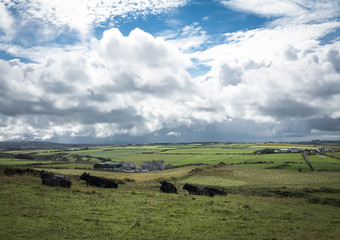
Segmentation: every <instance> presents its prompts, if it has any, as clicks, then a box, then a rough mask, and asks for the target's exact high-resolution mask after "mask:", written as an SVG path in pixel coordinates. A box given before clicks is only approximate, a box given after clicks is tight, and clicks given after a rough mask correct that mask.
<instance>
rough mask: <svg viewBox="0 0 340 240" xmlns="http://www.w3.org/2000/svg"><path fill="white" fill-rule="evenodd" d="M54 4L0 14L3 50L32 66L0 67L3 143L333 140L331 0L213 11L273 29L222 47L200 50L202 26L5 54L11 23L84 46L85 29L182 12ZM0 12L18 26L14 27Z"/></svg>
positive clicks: (336, 87) (2, 8)
mask: <svg viewBox="0 0 340 240" xmlns="http://www.w3.org/2000/svg"><path fill="white" fill-rule="evenodd" d="M62 2H63V1H61V2H59V1H57V2H56V3H54V2H53V3H49V4H48V5H47V4H46V3H45V1H33V0H31V1H28V0H27V1H4V2H2V3H1V5H0V16H5V15H6V14H7V15H6V16H9V17H8V18H7V17H0V29H1V31H2V35H1V39H2V45H1V44H0V47H1V46H2V48H3V49H6V51H8V52H9V51H12V53H13V54H14V53H15V54H16V55H18V56H25V57H27V58H30V59H31V60H33V61H32V62H22V61H20V60H18V59H12V60H8V61H6V60H0V73H1V74H0V133H1V134H0V141H5V140H18V139H21V140H55V141H64V142H72V141H81V142H84V141H92V142H96V141H97V142H134V141H135V142H141V143H142V142H160V141H258V140H260V141H268V140H278V141H280V140H301V139H303V140H305V139H313V138H328V139H333V138H338V137H339V136H340V108H339V103H340V42H339V39H337V38H333V40H332V41H327V42H324V41H323V39H324V38H326V37H327V36H329V35H331V34H332V33H333V32H334V31H336V30H337V29H338V28H339V27H340V23H339V22H338V21H337V20H336V19H334V17H337V16H338V13H337V12H339V11H337V10H339V9H340V7H339V4H338V2H337V1H317V2H316V1H313V3H315V4H317V6H318V7H315V5H313V4H312V3H311V1H303V0H296V1H285V0H280V1H253V2H251V3H249V1H248V2H247V1H242V0H238V1H221V4H223V6H226V7H228V8H232V9H234V10H237V11H242V12H247V13H251V14H257V15H261V16H265V17H270V18H272V19H270V20H268V22H267V24H266V25H265V26H263V27H261V28H256V29H252V30H240V31H237V32H232V33H225V34H224V35H223V36H224V41H223V42H218V43H216V44H214V45H213V46H211V45H212V44H210V45H209V46H208V47H205V48H204V47H202V45H203V44H204V43H205V42H207V41H210V40H209V39H211V38H210V37H209V36H208V35H207V33H206V32H205V31H203V30H202V29H201V27H200V26H199V23H193V24H192V25H189V26H187V27H185V28H183V29H182V31H183V33H182V34H179V33H176V34H175V35H174V36H173V37H171V38H170V37H155V36H153V35H151V34H150V33H147V32H145V31H143V30H141V29H138V28H136V29H134V30H132V31H131V32H130V34H129V35H127V36H124V35H123V34H122V33H121V32H120V30H119V29H118V28H115V27H112V28H110V29H108V30H106V31H104V32H103V35H102V36H101V37H99V38H96V37H93V35H90V38H89V39H87V40H86V41H85V42H81V43H79V44H78V43H77V44H75V45H68V46H66V47H63V48H62V47H59V46H57V45H55V46H47V47H44V46H39V47H37V46H30V47H25V44H24V45H22V44H17V45H15V44H14V42H13V41H12V42H10V43H9V41H10V40H9V39H14V38H15V37H16V36H19V35H20V34H19V32H15V31H14V30H13V27H12V26H13V24H14V23H16V22H19V23H20V24H21V25H22V26H24V24H23V20H24V19H29V21H35V20H37V19H39V20H43V23H42V24H45V25H46V28H42V29H52V30H58V31H76V32H78V33H79V34H80V35H81V36H80V38H83V37H84V36H85V35H86V33H88V32H90V31H91V28H92V27H93V26H95V25H100V24H102V23H104V22H106V21H108V20H109V19H113V18H115V17H122V18H125V17H127V16H129V17H131V15H132V17H133V16H136V15H146V14H159V13H162V12H166V11H168V10H170V9H173V8H176V7H179V6H183V5H185V4H187V1H179V0H178V1H160V2H159V1H136V2H135V1H125V2H121V1H101V2H100V3H96V5H95V6H94V5H93V4H95V1H79V2H78V1H77V4H78V5H73V4H75V3H73V2H72V3H71V2H67V3H66V2H65V3H64V4H62ZM123 3H124V4H125V5H124V4H123ZM51 4H52V5H51ZM75 6H77V8H76V7H75ZM8 9H10V10H11V9H12V10H13V9H16V11H18V13H19V15H18V16H17V17H16V18H14V16H13V15H12V13H11V11H10V10H8ZM51 9H52V10H51ZM69 11H71V12H72V11H75V14H70V12H69ZM1 13H4V14H5V15H2V14H1ZM82 14H84V15H82ZM307 15H308V17H307ZM301 16H305V17H303V18H301ZM73 18H77V21H76V20H75V19H73ZM50 26H53V27H52V28H50ZM60 29H61V30H60ZM55 34H56V33H53V34H51V38H53V37H55V36H56V35H55ZM58 34H61V33H58ZM58 34H57V35H58ZM48 35H49V34H48V33H42V36H45V37H47V36H48ZM46 39H49V38H46ZM201 65H203V66H205V67H206V68H207V69H208V70H207V71H205V72H204V73H203V74H201V75H199V76H192V75H191V74H190V69H192V68H198V67H199V66H201Z"/></svg>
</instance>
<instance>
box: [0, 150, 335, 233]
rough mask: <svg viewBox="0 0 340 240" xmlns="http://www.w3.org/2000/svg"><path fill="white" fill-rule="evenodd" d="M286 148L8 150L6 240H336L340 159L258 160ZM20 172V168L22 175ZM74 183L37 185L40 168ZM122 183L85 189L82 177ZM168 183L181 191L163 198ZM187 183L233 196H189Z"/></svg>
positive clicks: (0, 170)
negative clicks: (109, 167)
mask: <svg viewBox="0 0 340 240" xmlns="http://www.w3.org/2000/svg"><path fill="white" fill-rule="evenodd" d="M299 147H300V148H315V146H309V145H308V146H299V145H284V144H274V143H270V144H263V143H262V144H256V143H254V144H251V143H247V144H242V143H234V144H227V143H208V144H203V143H195V144H157V145H130V146H94V147H89V148H88V149H86V150H81V149H79V150H72V151H69V150H68V149H60V150H57V151H56V150H53V151H34V152H33V151H32V152H30V151H26V150H25V151H24V152H21V151H7V152H4V153H3V154H9V153H11V154H20V153H22V154H27V156H28V158H29V159H22V157H23V156H20V159H18V158H15V157H12V158H9V157H8V156H7V155H6V157H3V158H1V157H0V182H1V184H0V212H1V218H0V239H38V238H48V239H308V240H309V239H312V240H313V239H338V238H339V236H340V228H339V224H340V160H339V159H338V158H337V157H338V156H339V152H330V153H326V154H319V155H316V154H313V155H308V158H309V160H310V162H311V164H312V165H313V167H314V169H315V171H311V169H310V168H309V167H308V165H307V164H306V163H305V161H304V159H303V157H302V155H301V153H287V154H284V153H278V154H255V152H256V151H257V150H259V149H268V148H279V149H281V148H299ZM104 160H111V161H131V162H136V163H137V164H141V163H142V162H143V161H151V160H163V161H164V162H165V164H171V165H173V166H175V168H171V169H167V170H162V171H154V172H143V173H134V172H114V171H100V170H95V169H93V165H94V164H95V163H98V162H101V161H104ZM18 169H19V170H22V171H19V170H18ZM40 170H46V171H49V172H52V173H55V174H61V175H65V176H68V177H70V178H71V180H72V187H71V188H69V189H65V188H60V187H55V188H53V187H49V186H44V185H41V179H40V177H39V171H40ZM84 171H86V172H89V173H91V174H92V175H96V176H103V177H108V178H112V179H117V180H120V184H119V188H118V189H103V188H96V187H91V186H86V183H85V182H84V181H81V180H80V179H79V176H80V175H81V174H82V173H83V172H84ZM164 179H165V180H167V181H170V182H172V183H174V185H175V186H176V187H177V189H178V194H165V193H160V191H159V186H160V184H159V181H160V180H164ZM185 183H191V184H196V185H200V186H214V187H218V188H220V189H223V190H225V191H227V192H228V195H227V196H215V197H206V196H197V195H189V194H188V193H187V191H185V190H183V189H182V187H183V185H184V184H185Z"/></svg>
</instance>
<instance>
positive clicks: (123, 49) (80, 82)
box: [0, 29, 212, 139]
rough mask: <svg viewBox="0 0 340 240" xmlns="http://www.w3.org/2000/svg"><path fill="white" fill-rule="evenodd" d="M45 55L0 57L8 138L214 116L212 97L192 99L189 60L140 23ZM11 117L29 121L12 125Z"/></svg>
mask: <svg viewBox="0 0 340 240" xmlns="http://www.w3.org/2000/svg"><path fill="white" fill-rule="evenodd" d="M117 46H119V48H118V47H117ZM40 60H41V62H40V63H35V64H33V63H28V64H25V63H22V62H20V61H18V60H12V61H9V62H6V61H3V60H0V72H1V73H2V74H1V76H0V84H1V88H0V89H1V90H0V99H1V101H0V102H1V103H0V114H1V115H2V119H4V122H5V123H4V124H3V127H1V124H0V129H1V132H3V133H4V134H5V133H6V135H7V134H8V137H11V136H18V135H20V131H21V132H25V133H28V134H29V135H31V136H39V137H40V138H42V139H45V138H50V137H51V136H55V135H58V134H62V135H63V134H64V135H69V136H74V137H81V136H89V135H90V136H94V137H99V138H104V137H108V136H111V135H116V134H130V135H142V134H146V133H151V132H154V131H156V130H159V129H161V128H163V127H164V126H171V127H176V126H178V125H179V123H178V122H182V123H183V122H186V120H185V119H190V118H197V119H203V118H206V119H207V120H210V117H207V116H206V115H205V114H203V113H205V112H209V111H211V110H210V109H209V107H212V106H211V105H209V104H208V101H206V100H204V99H200V97H198V96H197V97H196V99H195V100H194V101H193V99H192V94H193V93H194V91H195V88H196V84H195V82H193V81H192V79H191V78H190V75H189V74H188V73H187V72H186V70H185V69H186V68H188V67H189V66H191V61H190V59H189V58H188V57H187V56H186V55H184V54H183V53H181V52H180V51H179V50H178V49H177V48H176V47H175V46H173V45H172V44H171V43H169V42H166V41H164V40H163V39H162V38H154V37H153V36H151V35H150V34H148V33H146V32H144V31H142V30H140V29H135V30H133V31H132V32H131V33H130V34H129V35H128V36H126V37H125V36H123V35H122V34H121V33H120V32H119V30H117V29H111V30H108V31H106V32H105V33H104V34H103V38H102V39H100V40H96V39H93V40H92V43H91V45H90V46H89V48H88V49H87V50H86V51H80V50H79V49H78V50H74V51H65V52H58V54H56V55H52V57H51V56H49V58H46V59H40ZM203 105H206V107H205V108H202V106H203ZM201 115H202V116H201ZM14 117H15V120H14ZM203 120H205V119H203ZM13 121H20V122H21V123H25V124H22V127H21V128H17V127H14V126H11V127H10V126H9V125H11V124H10V123H13ZM72 126H74V128H73V127H72ZM62 129H64V130H63V131H62Z"/></svg>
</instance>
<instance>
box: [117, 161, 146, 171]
mask: <svg viewBox="0 0 340 240" xmlns="http://www.w3.org/2000/svg"><path fill="white" fill-rule="evenodd" d="M121 164H122V169H123V170H125V171H136V170H140V168H141V167H139V166H138V165H137V164H136V163H135V162H122V163H121Z"/></svg>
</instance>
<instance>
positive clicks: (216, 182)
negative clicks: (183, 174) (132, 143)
mask: <svg viewBox="0 0 340 240" xmlns="http://www.w3.org/2000/svg"><path fill="white" fill-rule="evenodd" d="M339 176H340V173H339V172H295V171H286V170H276V169H249V168H241V167H233V166H221V167H217V168H216V167H210V168H208V169H207V170H204V171H201V170H200V171H195V173H194V174H193V175H191V176H189V177H188V178H185V179H181V180H180V181H179V182H181V183H185V182H190V183H195V184H199V185H211V186H220V187H228V186H257V187H266V186H276V187H293V188H296V187H299V188H301V187H311V186H313V187H326V186H328V187H335V188H340V177H339Z"/></svg>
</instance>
